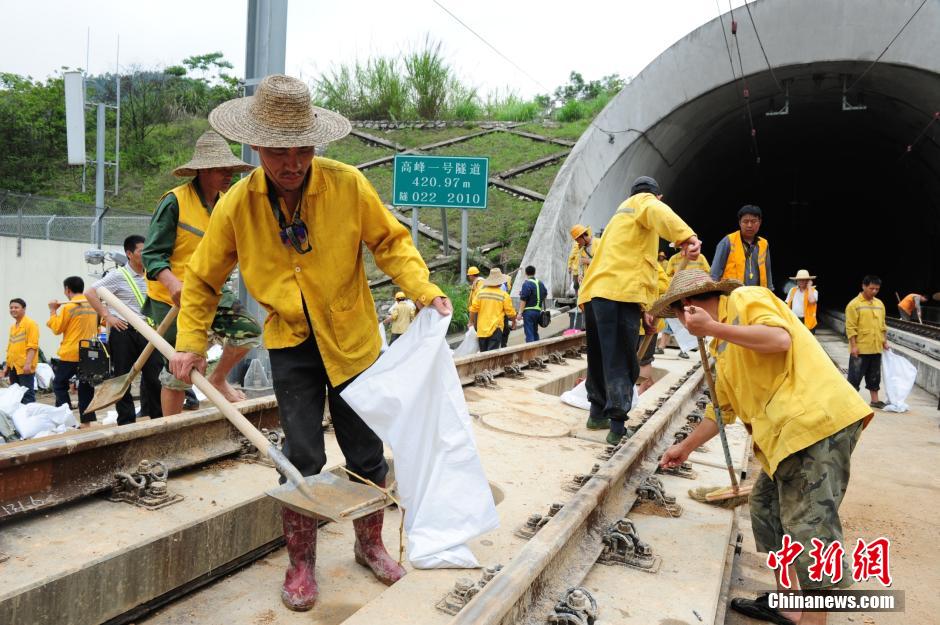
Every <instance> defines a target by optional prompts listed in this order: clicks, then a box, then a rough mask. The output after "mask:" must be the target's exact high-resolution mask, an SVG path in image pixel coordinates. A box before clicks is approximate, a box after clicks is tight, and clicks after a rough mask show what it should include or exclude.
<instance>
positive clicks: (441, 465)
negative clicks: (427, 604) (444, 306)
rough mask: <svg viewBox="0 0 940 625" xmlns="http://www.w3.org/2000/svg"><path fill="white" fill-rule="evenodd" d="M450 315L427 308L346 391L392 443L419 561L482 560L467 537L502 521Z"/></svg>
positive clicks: (464, 563)
mask: <svg viewBox="0 0 940 625" xmlns="http://www.w3.org/2000/svg"><path fill="white" fill-rule="evenodd" d="M449 324H450V316H442V315H441V314H439V313H438V312H437V311H436V310H434V309H433V308H431V307H430V306H428V307H425V308H424V309H423V310H422V311H421V312H420V313H419V314H418V316H417V317H416V318H415V320H414V322H412V324H411V327H410V328H409V329H408V332H406V333H405V334H403V335H402V336H401V338H399V339H398V340H396V341H395V342H394V343H392V344H391V345H390V346H389V348H388V350H387V351H386V352H385V353H384V354H382V356H380V357H379V359H378V360H377V361H376V362H375V364H373V365H372V366H371V367H369V368H368V369H366V370H365V371H364V372H363V373H362V374H361V375H360V376H359V377H358V378H356V380H355V381H353V382H352V383H351V384H350V385H349V386H348V387H346V389H345V390H343V392H342V397H343V399H345V400H346V402H347V403H348V404H349V405H350V407H351V408H352V409H353V410H355V411H356V412H357V413H358V414H359V416H360V417H362V420H363V421H365V423H366V424H367V425H368V426H369V427H370V428H372V430H373V431H374V432H375V433H376V434H378V436H379V438H381V439H382V440H383V441H384V442H385V443H387V444H388V445H389V446H390V447H391V448H392V453H393V454H394V456H395V477H396V479H397V480H398V492H399V493H400V494H401V502H402V506H403V507H404V508H405V533H406V534H407V536H408V559H409V560H410V561H411V564H412V565H413V566H414V567H415V568H419V569H430V568H474V567H477V566H479V564H478V563H477V560H476V558H475V557H474V555H473V553H472V552H471V551H470V549H469V548H468V547H467V546H466V543H467V541H468V540H470V539H471V538H473V537H475V536H479V535H480V534H483V533H484V532H488V531H490V530H492V529H495V528H496V527H498V526H499V517H498V515H497V514H496V504H495V503H494V501H493V493H492V491H491V490H490V485H489V483H488V482H487V480H486V475H485V474H484V473H483V466H482V464H481V463H480V457H479V455H478V454H477V448H476V443H475V442H474V439H473V429H472V426H471V423H470V414H469V412H468V411H467V405H466V403H464V397H463V388H462V387H461V385H460V378H458V377H457V369H456V367H455V366H454V361H453V358H452V357H451V354H450V350H449V349H448V348H447V343H446V341H445V340H444V336H445V334H446V332H447V327H448V325H449Z"/></svg>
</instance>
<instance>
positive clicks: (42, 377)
mask: <svg viewBox="0 0 940 625" xmlns="http://www.w3.org/2000/svg"><path fill="white" fill-rule="evenodd" d="M54 375H55V374H54V373H53V371H52V367H51V366H50V365H47V364H46V363H44V362H41V363H39V364H38V365H36V386H37V388H42V389H48V388H51V387H52V378H53V377H54Z"/></svg>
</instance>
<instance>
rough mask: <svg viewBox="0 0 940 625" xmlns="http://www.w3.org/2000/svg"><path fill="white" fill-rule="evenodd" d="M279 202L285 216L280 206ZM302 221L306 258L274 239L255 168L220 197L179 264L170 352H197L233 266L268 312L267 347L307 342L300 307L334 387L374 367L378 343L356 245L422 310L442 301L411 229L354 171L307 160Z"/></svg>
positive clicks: (265, 193)
mask: <svg viewBox="0 0 940 625" xmlns="http://www.w3.org/2000/svg"><path fill="white" fill-rule="evenodd" d="M280 205H281V210H282V211H283V212H284V213H285V215H287V214H288V213H287V211H286V209H285V208H284V202H283V200H281V201H280ZM290 212H291V213H293V209H291V211H290ZM300 217H301V218H302V219H303V221H304V223H305V224H306V225H307V233H308V234H307V237H308V242H309V244H310V246H311V247H312V250H311V251H310V252H308V253H306V254H300V253H298V252H297V251H296V250H294V248H293V247H292V246H289V245H288V246H285V245H284V244H283V243H281V239H280V235H279V232H280V226H279V225H278V221H277V218H276V217H275V216H274V214H273V211H272V209H271V205H270V202H269V200H268V185H267V181H266V180H265V176H264V171H263V170H262V169H261V168H260V167H259V168H257V169H255V170H254V171H252V172H251V174H249V175H248V176H247V177H245V178H243V179H242V180H240V181H239V182H238V183H236V184H235V185H234V186H232V188H231V189H230V190H229V191H228V192H227V193H226V194H225V197H223V198H221V199H220V200H219V202H218V203H217V204H216V205H215V208H214V209H213V210H212V217H211V218H210V219H209V227H208V229H207V230H206V235H205V237H203V239H202V242H201V243H200V244H199V247H197V248H196V252H195V253H194V254H193V256H192V258H191V259H190V261H189V265H188V266H187V268H186V278H185V279H184V280H183V296H182V305H183V306H182V310H181V311H180V316H179V320H178V322H177V323H178V327H179V330H178V333H177V338H176V349H177V350H179V351H184V352H193V353H196V354H204V353H205V351H206V343H207V338H208V331H209V327H210V325H211V324H212V319H213V317H214V316H215V310H216V305H217V304H218V301H219V298H220V289H221V287H222V285H223V284H224V283H225V280H226V279H227V278H228V276H229V274H230V273H231V272H232V270H233V269H234V268H235V264H236V263H237V264H238V266H239V271H240V273H241V277H242V279H243V280H244V281H245V285H246V286H247V287H248V290H249V291H250V292H251V294H252V295H253V296H254V298H255V299H256V300H257V301H258V302H259V303H260V304H261V305H262V306H263V307H264V308H265V310H266V311H267V313H268V315H267V319H266V320H265V322H264V344H265V347H267V348H268V349H283V348H285V347H293V346H296V345H299V344H300V343H302V342H304V341H305V340H306V339H307V338H308V337H309V336H310V326H309V325H308V323H307V318H306V316H305V315H304V303H306V307H307V311H308V312H309V314H310V321H311V323H312V326H313V333H314V335H315V337H316V341H317V346H318V347H319V349H320V353H321V355H322V356H323V363H324V365H325V366H326V372H327V375H328V376H329V378H330V382H331V384H333V385H334V386H336V385H338V384H341V383H343V382H345V381H346V380H348V379H349V378H351V377H353V376H355V375H357V374H359V373H361V372H362V371H363V370H364V369H365V368H366V367H368V366H369V365H371V364H372V363H373V362H375V359H376V358H378V355H379V349H380V348H381V346H382V341H381V339H380V337H379V334H378V333H377V332H376V331H375V328H376V324H377V323H378V318H377V317H376V313H375V303H374V301H373V299H372V293H371V292H370V291H369V281H368V280H367V278H366V272H365V265H364V260H363V249H362V248H363V245H362V244H363V243H365V246H366V247H368V248H369V250H370V251H371V252H372V255H373V257H374V258H375V263H376V265H377V266H378V267H379V269H381V270H382V271H383V272H385V274H386V275H388V276H389V277H390V278H391V279H392V281H393V282H395V284H397V285H398V286H399V287H400V288H401V290H402V291H404V292H405V294H406V295H407V296H408V297H409V298H410V299H412V300H414V301H416V302H421V304H422V305H424V306H427V305H429V304H430V303H431V300H433V299H434V298H435V297H445V296H444V293H443V291H441V290H440V289H439V288H438V287H436V286H435V285H434V284H432V283H431V281H430V280H429V276H430V274H429V272H428V268H427V265H425V264H424V261H423V260H422V259H421V255H420V254H419V253H418V250H417V249H415V247H414V244H413V243H412V242H411V236H410V234H409V232H408V231H407V230H406V229H405V228H404V227H403V226H402V225H401V224H399V223H398V221H397V220H396V219H395V218H394V217H392V214H391V213H390V212H389V211H388V209H387V208H386V207H385V205H384V204H382V201H381V200H380V199H379V196H378V194H377V193H376V192H375V189H374V188H373V187H372V185H371V184H370V183H369V181H368V180H367V179H366V178H365V176H363V175H362V173H360V172H359V171H358V170H357V169H356V168H355V167H350V166H349V165H344V164H342V163H338V162H336V161H332V160H328V159H325V158H314V159H313V164H312V165H311V170H310V175H309V177H308V180H307V183H306V186H305V187H304V191H303V196H302V198H301V210H300Z"/></svg>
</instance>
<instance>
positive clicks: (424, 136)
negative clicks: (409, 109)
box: [366, 126, 478, 148]
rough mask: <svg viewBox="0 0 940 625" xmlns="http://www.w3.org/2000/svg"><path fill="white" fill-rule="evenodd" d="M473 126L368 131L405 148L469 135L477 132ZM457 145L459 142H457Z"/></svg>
mask: <svg viewBox="0 0 940 625" xmlns="http://www.w3.org/2000/svg"><path fill="white" fill-rule="evenodd" d="M477 130H478V129H477V128H475V127H470V126H467V127H464V128H458V127H448V128H428V129H424V128H420V129H416V128H400V129H397V130H387V131H384V132H382V131H371V132H370V131H369V130H367V131H366V132H369V133H370V134H378V136H380V137H382V138H383V139H388V140H389V141H395V142H397V143H400V144H401V145H403V146H405V147H407V148H418V147H421V146H422V145H429V144H431V143H437V142H438V141H444V140H445V139H453V138H454V137H462V136H464V135H469V134H471V133H474V132H477ZM458 145H459V144H458Z"/></svg>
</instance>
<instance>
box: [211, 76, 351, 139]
mask: <svg viewBox="0 0 940 625" xmlns="http://www.w3.org/2000/svg"><path fill="white" fill-rule="evenodd" d="M209 124H210V125H211V126H212V127H213V128H215V129H216V130H217V131H218V132H219V134H221V135H223V136H225V137H228V138H229V139H231V140H232V141H238V142H240V143H247V144H248V145H254V146H258V147H262V148H302V147H309V146H317V145H323V144H326V143H329V142H330V141H336V140H337V139H342V138H343V137H345V136H346V135H348V134H349V131H350V130H352V126H350V124H349V120H348V119H346V118H345V117H343V116H342V115H340V114H339V113H335V112H333V111H329V110H327V109H324V108H320V107H319V106H314V105H313V103H312V102H311V101H310V90H309V89H307V85H306V84H304V82H303V81H301V80H298V79H296V78H291V77H290V76H283V75H281V74H273V75H271V76H267V77H265V78H264V80H262V81H261V83H260V84H259V85H258V89H257V90H256V91H255V94H254V95H252V96H247V97H244V98H238V99H237V100H229V101H228V102H223V103H222V104H220V105H219V106H217V107H215V109H214V110H213V111H212V112H211V113H209Z"/></svg>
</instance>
